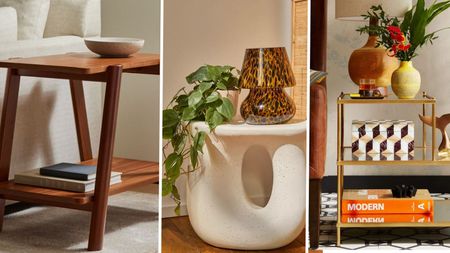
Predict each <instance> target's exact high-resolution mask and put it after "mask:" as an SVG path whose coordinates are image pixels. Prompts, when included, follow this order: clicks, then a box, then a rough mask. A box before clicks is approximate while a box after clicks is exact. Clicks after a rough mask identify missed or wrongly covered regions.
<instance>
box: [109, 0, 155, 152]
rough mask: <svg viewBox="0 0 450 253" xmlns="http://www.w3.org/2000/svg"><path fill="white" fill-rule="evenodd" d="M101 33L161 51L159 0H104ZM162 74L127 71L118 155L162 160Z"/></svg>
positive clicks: (118, 127) (119, 130)
mask: <svg viewBox="0 0 450 253" xmlns="http://www.w3.org/2000/svg"><path fill="white" fill-rule="evenodd" d="M102 35H103V36H116V37H134V38H142V39H145V46H144V48H143V50H142V52H156V53H158V52H159V48H160V45H159V44H160V1H159V0H127V1H123V0H103V1H102ZM159 101H160V100H159V77H158V76H149V75H137V74H124V76H123V79H122V87H121V93H120V105H119V119H118V123H117V134H116V142H115V143H116V144H115V155H116V156H122V157H127V158H133V159H141V160H151V161H158V159H159V111H160V110H159V109H160V108H159V107H160V102H159Z"/></svg>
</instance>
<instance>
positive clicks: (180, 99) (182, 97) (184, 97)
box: [175, 94, 188, 107]
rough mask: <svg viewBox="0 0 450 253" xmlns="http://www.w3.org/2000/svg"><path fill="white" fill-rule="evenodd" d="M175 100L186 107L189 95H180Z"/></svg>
mask: <svg viewBox="0 0 450 253" xmlns="http://www.w3.org/2000/svg"><path fill="white" fill-rule="evenodd" d="M175 101H176V102H177V103H178V105H179V106H181V107H186V106H187V105H188V95H184V94H183V95H180V96H178V98H177V99H176V100H175Z"/></svg>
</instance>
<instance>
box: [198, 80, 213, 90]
mask: <svg viewBox="0 0 450 253" xmlns="http://www.w3.org/2000/svg"><path fill="white" fill-rule="evenodd" d="M212 86H213V83H211V82H202V83H200V85H199V89H200V92H201V93H205V91H207V90H209V89H211V87H212Z"/></svg>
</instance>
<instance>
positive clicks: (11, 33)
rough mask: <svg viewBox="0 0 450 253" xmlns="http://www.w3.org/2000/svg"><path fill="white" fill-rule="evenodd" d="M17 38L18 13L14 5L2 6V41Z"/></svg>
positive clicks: (0, 22)
mask: <svg viewBox="0 0 450 253" xmlns="http://www.w3.org/2000/svg"><path fill="white" fill-rule="evenodd" d="M16 40H17V13H16V9H14V8H12V7H0V42H5V41H16Z"/></svg>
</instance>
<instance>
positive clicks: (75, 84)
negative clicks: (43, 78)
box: [70, 80, 92, 161]
mask: <svg viewBox="0 0 450 253" xmlns="http://www.w3.org/2000/svg"><path fill="white" fill-rule="evenodd" d="M70 93H71V94H72V104H73V113H74V116H75V126H76V128H77V137H78V149H79V150H80V159H81V161H86V160H91V159H92V148H91V137H90V135H89V126H88V119H87V113H86V102H85V100H84V91H83V82H82V81H80V80H70Z"/></svg>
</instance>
